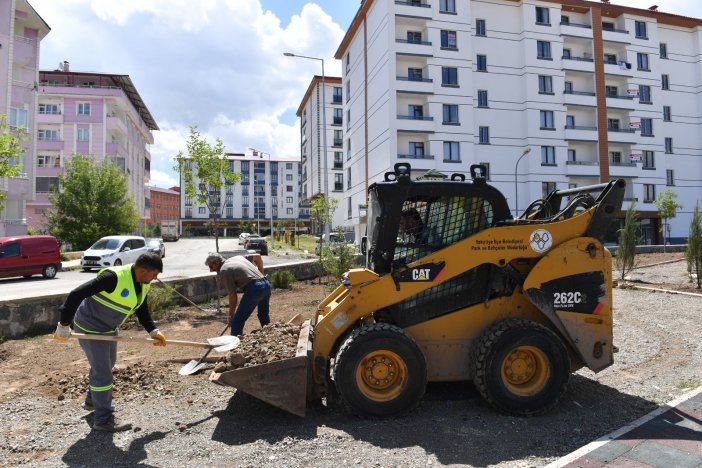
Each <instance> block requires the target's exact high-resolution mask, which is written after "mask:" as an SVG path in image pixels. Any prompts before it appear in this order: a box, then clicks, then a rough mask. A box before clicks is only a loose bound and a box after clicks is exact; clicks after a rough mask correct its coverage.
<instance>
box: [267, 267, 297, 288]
mask: <svg viewBox="0 0 702 468" xmlns="http://www.w3.org/2000/svg"><path fill="white" fill-rule="evenodd" d="M268 279H269V280H270V281H271V286H273V287H274V288H275V289H292V284H293V283H294V282H295V276H294V275H293V274H292V273H290V272H289V271H288V270H277V271H274V272H273V273H271V274H270V275H269V276H268Z"/></svg>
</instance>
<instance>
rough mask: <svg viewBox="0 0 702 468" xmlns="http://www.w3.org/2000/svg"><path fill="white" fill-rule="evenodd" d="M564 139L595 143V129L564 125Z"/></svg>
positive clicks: (592, 127)
mask: <svg viewBox="0 0 702 468" xmlns="http://www.w3.org/2000/svg"><path fill="white" fill-rule="evenodd" d="M565 139H566V140H575V141H597V127H594V126H583V125H566V126H565Z"/></svg>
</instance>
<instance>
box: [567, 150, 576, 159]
mask: <svg viewBox="0 0 702 468" xmlns="http://www.w3.org/2000/svg"><path fill="white" fill-rule="evenodd" d="M568 161H570V162H575V161H577V158H576V154H575V150H574V149H569V150H568Z"/></svg>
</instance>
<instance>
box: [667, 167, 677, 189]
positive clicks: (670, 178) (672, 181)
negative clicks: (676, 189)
mask: <svg viewBox="0 0 702 468" xmlns="http://www.w3.org/2000/svg"><path fill="white" fill-rule="evenodd" d="M665 185H668V186H672V185H675V178H674V176H673V170H672V169H666V170H665Z"/></svg>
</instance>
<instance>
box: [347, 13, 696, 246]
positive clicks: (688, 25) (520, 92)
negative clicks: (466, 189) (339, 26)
mask: <svg viewBox="0 0 702 468" xmlns="http://www.w3.org/2000/svg"><path fill="white" fill-rule="evenodd" d="M700 26H702V20H699V19H694V18H687V17H682V16H677V15H671V14H666V13H662V12H658V11H655V8H653V9H648V10H642V9H637V8H630V7H623V6H617V5H613V4H610V3H609V2H591V1H585V0H471V1H468V2H459V1H456V0H430V1H428V2H427V1H426V0H411V1H406V2H391V1H383V0H364V1H363V2H362V4H361V6H360V8H359V11H358V13H357V14H356V17H355V18H354V21H353V22H352V24H351V26H350V28H349V30H348V31H347V33H346V36H345V37H344V39H343V41H342V43H341V45H340V46H339V48H338V50H337V52H336V58H337V59H340V60H342V72H343V77H342V87H343V91H344V106H343V112H344V115H345V116H346V115H349V116H350V117H351V119H349V120H350V121H348V122H345V124H344V125H345V127H347V128H348V130H347V131H346V133H345V135H344V140H345V141H344V143H343V144H344V146H345V147H346V146H347V145H348V147H349V148H351V151H350V154H349V155H347V157H345V160H344V170H345V171H348V172H349V175H350V177H351V180H353V181H363V182H364V183H361V184H353V185H352V186H351V188H350V189H348V190H347V191H346V193H345V198H346V199H347V200H346V204H347V206H348V207H350V210H351V219H350V224H353V225H355V226H356V229H357V230H358V231H359V232H360V233H362V232H363V230H364V225H363V221H364V220H363V215H364V210H363V207H364V204H365V197H366V189H367V185H368V183H372V182H374V181H377V180H380V179H381V178H382V177H383V174H384V173H385V172H386V171H388V170H390V169H391V168H392V167H393V165H394V164H395V163H397V162H409V163H410V164H411V165H412V168H413V171H414V172H415V173H416V174H417V175H421V174H423V173H424V172H426V171H428V170H431V169H433V170H438V171H440V172H443V173H446V174H451V173H463V174H466V175H467V174H468V172H469V168H470V166H471V165H472V164H476V163H486V164H487V165H488V168H489V171H488V177H489V181H490V183H491V184H493V185H495V186H496V187H497V188H498V189H499V190H501V191H502V192H503V193H504V195H505V197H506V198H507V199H508V202H509V203H510V207H511V208H512V209H513V210H514V211H515V212H516V211H517V210H519V211H523V210H524V208H526V206H527V205H528V204H529V203H530V202H531V201H533V200H535V199H538V198H542V197H543V196H544V195H545V194H547V193H548V192H550V191H551V190H553V189H556V188H558V189H566V188H569V187H576V186H584V185H591V184H596V183H600V182H601V181H608V180H610V179H612V178H623V179H625V180H626V182H627V189H626V200H625V204H624V207H623V209H626V208H627V207H628V206H629V203H631V202H633V201H636V202H637V204H636V206H637V208H638V210H639V215H640V217H641V219H642V228H643V229H642V232H643V236H644V240H643V242H645V243H661V241H662V239H661V237H660V234H659V231H660V229H659V228H660V222H661V221H660V219H659V216H658V210H657V208H656V207H655V206H654V205H653V201H654V200H655V198H656V194H657V193H660V192H661V191H663V190H665V189H671V190H673V191H674V192H675V193H676V194H677V195H678V201H679V202H681V203H682V205H683V208H682V209H681V210H680V211H678V214H677V216H676V217H675V218H674V219H672V220H671V222H670V237H672V239H673V240H676V241H681V240H683V239H684V238H685V237H686V236H687V231H688V227H689V223H690V220H691V216H692V212H693V210H694V207H695V204H696V202H697V201H699V200H700V198H702V133H701V132H699V128H700V127H699V126H700V123H701V122H700V119H701V116H702V101H701V100H700V97H699V94H698V92H697V90H698V89H699V87H700V86H701V85H702V73H700V72H702V48H700V44H702V28H701V27H700ZM517 203H518V206H517Z"/></svg>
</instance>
